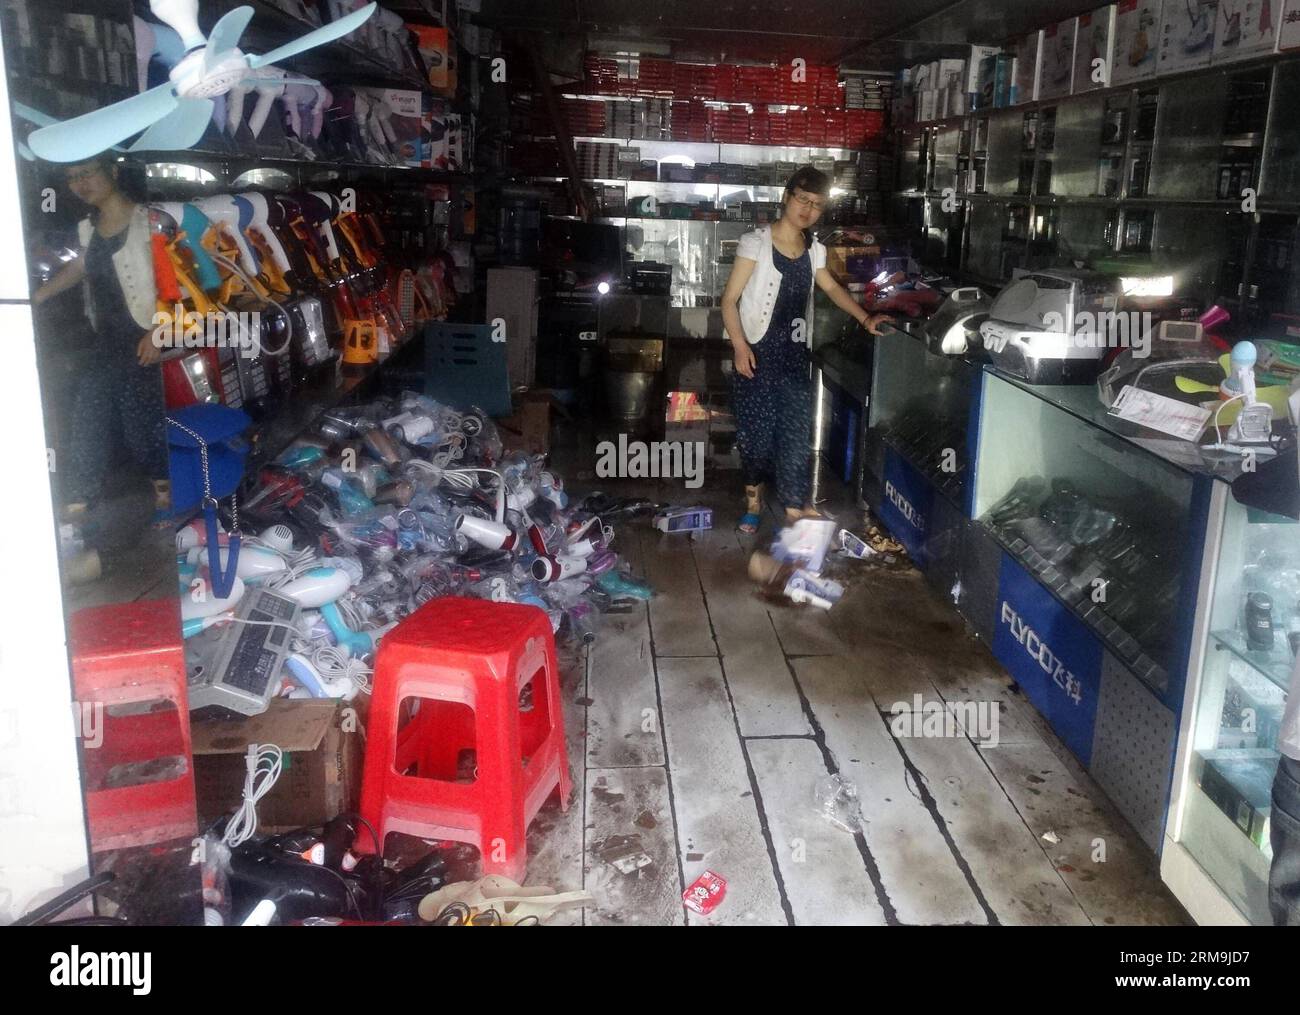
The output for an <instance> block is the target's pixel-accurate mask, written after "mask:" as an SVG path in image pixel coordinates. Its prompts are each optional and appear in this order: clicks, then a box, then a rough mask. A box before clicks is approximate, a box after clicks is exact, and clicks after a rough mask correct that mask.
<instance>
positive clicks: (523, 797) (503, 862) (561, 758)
mask: <svg viewBox="0 0 1300 1015" xmlns="http://www.w3.org/2000/svg"><path fill="white" fill-rule="evenodd" d="M529 685H531V690H532V693H531V694H530V695H523V694H522V692H523V691H524V688H525V687H528V686H529ZM571 788H572V780H571V777H570V774H569V756H568V751H567V749H566V747H565V742H564V711H563V706H562V704H561V701H560V680H559V666H558V665H557V663H556V658H555V636H554V634H553V633H552V631H551V622H550V620H549V618H548V617H547V616H546V613H545V612H544V611H542V610H540V609H538V608H537V607H535V606H522V605H519V604H516V603H493V602H487V601H485V600H481V599H461V598H457V597H453V596H448V597H445V598H442V599H434V600H432V601H430V602H429V603H426V604H425V605H424V606H423V607H421V608H420V609H419V610H417V611H416V612H415V613H413V614H411V616H409V617H407V618H406V619H405V620H403V621H402V622H401V623H400V624H398V625H397V627H395V628H393V630H392V631H390V632H389V633H388V635H387V636H386V637H385V638H384V640H383V641H382V642H381V643H380V646H379V652H378V656H377V658H376V660H375V677H374V693H373V695H372V697H371V703H370V722H369V726H368V729H367V734H366V760H365V768H364V771H363V773H362V788H361V815H362V817H364V818H365V819H366V820H367V821H369V822H371V824H373V825H374V827H375V829H376V830H377V832H378V836H379V841H380V844H381V845H380V849H381V850H382V848H383V846H382V844H383V842H384V840H385V838H386V837H387V835H388V834H389V833H390V832H402V833H405V834H407V835H413V836H417V837H419V838H422V839H451V840H454V841H457V842H469V843H473V844H474V845H476V846H478V848H479V852H480V853H481V854H482V863H483V873H484V874H502V875H504V876H506V877H508V878H510V879H512V880H514V881H517V882H519V883H520V884H522V883H523V882H524V875H525V872H526V870H527V865H528V853H527V845H526V841H525V839H526V833H527V829H528V824H529V822H531V821H532V819H533V818H534V817H535V816H536V814H537V812H538V811H539V810H540V809H541V807H542V804H544V803H545V802H546V800H547V798H548V797H550V795H551V793H553V792H554V791H556V790H557V789H558V790H559V793H560V804H561V806H562V807H563V808H564V809H565V810H567V809H568V804H569V793H570V791H571ZM357 842H358V845H359V848H361V849H363V850H367V851H369V850H372V849H373V848H374V846H373V844H372V843H371V842H370V840H369V837H368V836H362V837H360V838H359V839H358V840H357ZM354 848H357V847H354Z"/></svg>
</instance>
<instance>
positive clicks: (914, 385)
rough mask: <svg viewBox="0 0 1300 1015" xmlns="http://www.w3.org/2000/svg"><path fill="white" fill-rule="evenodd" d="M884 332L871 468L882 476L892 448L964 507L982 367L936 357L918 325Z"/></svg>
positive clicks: (878, 346)
mask: <svg viewBox="0 0 1300 1015" xmlns="http://www.w3.org/2000/svg"><path fill="white" fill-rule="evenodd" d="M908 327H909V328H910V329H911V330H910V331H909V330H904V329H903V328H895V327H890V326H886V327H885V329H884V334H882V335H881V336H880V337H878V338H877V339H876V340H875V353H874V356H873V369H872V376H871V398H870V400H869V402H868V416H867V430H868V435H867V448H868V458H867V462H868V466H869V467H870V468H872V469H873V471H874V474H875V476H876V477H882V476H883V475H884V464H883V450H884V448H885V447H890V448H893V449H894V450H895V451H897V452H898V453H899V454H900V455H902V456H903V457H904V458H905V459H906V460H907V461H908V462H909V463H910V464H911V465H912V466H913V467H914V468H916V469H917V470H918V471H919V472H920V473H921V474H922V475H923V476H924V477H925V479H926V480H927V481H928V482H930V483H931V484H932V485H933V486H934V487H935V488H936V489H937V490H939V491H940V492H941V493H943V494H944V495H946V496H947V497H948V498H949V499H951V500H952V501H953V502H954V503H956V504H963V503H964V502H965V495H966V481H967V478H968V477H969V475H970V468H969V466H970V462H969V455H968V453H967V446H966V431H967V426H968V424H969V421H970V406H971V397H972V393H973V391H974V385H975V382H976V380H977V379H978V376H979V370H980V368H979V366H978V365H977V364H975V363H971V362H969V361H967V360H965V359H962V358H961V357H959V356H943V355H937V354H935V353H932V352H931V351H930V350H929V349H928V348H927V347H926V344H925V340H924V337H923V335H922V333H921V331H920V328H921V326H920V325H909V326H908Z"/></svg>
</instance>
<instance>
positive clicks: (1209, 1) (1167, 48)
mask: <svg viewBox="0 0 1300 1015" xmlns="http://www.w3.org/2000/svg"><path fill="white" fill-rule="evenodd" d="M1218 24H1219V2H1218V0H1183V2H1182V3H1179V2H1178V0H1167V2H1166V3H1165V6H1164V17H1163V18H1162V19H1161V24H1160V58H1159V62H1158V63H1157V65H1156V73H1157V74H1174V73H1177V72H1178V71H1184V70H1195V69H1196V68H1198V67H1207V66H1209V63H1210V58H1211V57H1212V56H1213V55H1214V37H1215V30H1216V28H1218Z"/></svg>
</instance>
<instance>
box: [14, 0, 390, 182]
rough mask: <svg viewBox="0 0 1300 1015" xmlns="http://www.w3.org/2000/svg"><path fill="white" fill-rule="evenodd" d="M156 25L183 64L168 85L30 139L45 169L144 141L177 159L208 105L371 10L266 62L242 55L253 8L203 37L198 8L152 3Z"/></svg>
mask: <svg viewBox="0 0 1300 1015" xmlns="http://www.w3.org/2000/svg"><path fill="white" fill-rule="evenodd" d="M149 6H150V8H151V9H152V11H153V14H154V16H155V17H157V18H158V19H159V20H161V21H164V22H166V23H167V24H168V25H170V26H171V27H172V28H174V29H175V30H176V32H177V33H178V34H179V35H180V37H181V41H182V42H183V43H184V44H185V52H186V56H185V57H184V59H182V60H181V62H180V63H178V64H177V65H176V66H175V67H174V68H172V71H171V75H170V77H171V81H169V82H168V83H167V84H165V85H159V86H158V87H157V88H151V89H150V90H149V91H147V92H141V93H140V94H139V95H135V96H132V97H131V98H129V99H123V100H122V101H121V102H116V103H114V104H113V105H111V106H105V107H104V108H103V109H97V110H95V111H94V112H93V113H86V114H85V115H84V116H78V117H76V118H75V119H72V120H64V121H62V122H61V123H55V124H52V125H50V126H47V127H42V128H41V129H39V130H36V131H33V132H32V134H31V136H30V137H29V138H28V139H27V142H28V145H29V146H30V147H31V150H32V151H33V152H34V153H35V154H36V155H38V156H39V157H40V158H42V159H45V160H46V161H49V162H79V161H81V160H83V159H89V158H92V157H93V156H95V155H98V154H99V153H100V152H102V151H105V150H107V149H109V148H111V147H113V146H114V145H116V144H118V143H119V142H121V141H124V140H125V139H127V138H129V137H130V136H131V135H133V134H136V133H138V132H140V131H144V133H143V134H142V135H141V136H140V138H139V139H138V140H137V141H136V142H135V144H133V145H132V146H131V150H132V151H174V150H179V149H185V148H189V147H191V146H193V145H194V144H196V143H197V142H198V140H199V138H201V137H202V136H203V131H204V129H205V128H206V127H207V125H208V122H209V121H210V120H211V118H212V109H213V99H216V98H219V97H220V96H222V95H225V94H226V93H227V92H229V91H230V90H231V89H232V88H234V87H235V86H236V85H238V84H239V83H240V82H241V81H243V80H244V79H245V78H246V77H249V76H250V75H251V74H252V72H253V71H256V70H258V69H260V68H262V67H266V66H267V65H269V64H273V63H276V62H278V61H280V60H286V59H288V58H289V57H291V56H296V55H297V54H299V53H303V52H306V51H307V50H309V49H315V48H316V47H317V46H322V45H324V44H325V43H327V42H333V41H334V40H335V39H341V38H342V37H343V36H345V35H348V34H350V33H352V32H354V31H356V30H357V29H358V28H360V27H361V26H362V25H363V24H365V23H366V21H367V20H368V19H369V18H370V16H371V15H372V14H374V13H375V10H376V9H377V7H378V5H377V4H374V3H372V4H370V5H369V6H367V7H363V8H361V9H360V10H358V11H354V12H353V13H352V14H349V15H347V17H343V18H339V19H338V20H337V21H334V22H331V23H330V24H328V25H325V26H324V27H323V28H317V29H316V30H315V31H311V32H308V33H307V34H306V35H304V36H303V37H302V38H300V39H297V40H295V41H294V42H290V43H288V44H286V45H284V46H281V47H280V48H279V49H275V50H272V51H271V52H270V53H266V54H264V55H263V56H252V55H249V54H247V53H244V52H242V51H241V50H240V49H239V40H240V38H241V37H242V36H243V34H244V29H246V28H247V27H248V23H249V21H250V20H252V17H253V8H251V7H237V8H235V9H234V10H233V11H231V12H230V13H229V14H226V15H225V16H224V17H223V18H222V19H221V20H220V21H218V22H217V23H216V25H215V26H213V29H212V33H211V34H210V35H208V36H206V37H205V36H204V35H203V32H202V31H200V29H199V23H198V10H199V0H149Z"/></svg>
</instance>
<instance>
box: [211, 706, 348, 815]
mask: <svg viewBox="0 0 1300 1015" xmlns="http://www.w3.org/2000/svg"><path fill="white" fill-rule="evenodd" d="M363 721H364V720H363V718H362V717H361V716H360V715H359V714H358V712H357V710H356V709H355V708H354V707H353V706H351V705H348V704H346V703H344V702H339V701H333V700H328V701H326V700H320V699H314V698H313V699H301V700H297V699H289V698H274V699H272V700H271V705H270V707H269V708H268V709H267V710H266V711H265V712H263V713H262V714H261V715H256V716H252V717H250V718H245V719H239V720H235V721H220V720H217V721H206V722H198V723H195V724H194V725H193V727H192V737H193V746H194V790H195V793H196V795H197V798H198V812H199V827H200V828H203V827H206V826H207V825H209V824H211V823H212V822H213V821H215V820H216V819H217V818H219V817H221V816H222V815H223V814H231V813H233V812H234V810H235V809H236V808H237V807H238V806H239V803H240V801H241V800H242V799H243V788H244V772H245V763H244V759H245V756H246V754H247V752H248V745H249V744H275V745H276V746H277V747H279V748H280V749H281V750H283V751H284V762H283V770H282V771H281V773H280V778H279V780H278V781H277V782H276V784H275V786H274V787H272V789H271V791H270V792H269V793H268V794H267V795H266V796H265V797H263V798H262V800H261V801H260V802H259V803H258V805H257V827H258V830H259V831H264V832H287V831H291V830H293V829H295V828H305V827H308V826H312V825H321V824H324V823H325V822H326V821H328V820H330V819H331V818H334V817H337V816H338V815H339V814H344V813H347V812H348V811H355V810H356V808H357V804H358V801H359V799H360V796H361V766H362V762H363V760H364V756H365V747H364V744H365V741H364V738H363V737H362V735H361V729H362V723H363Z"/></svg>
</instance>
